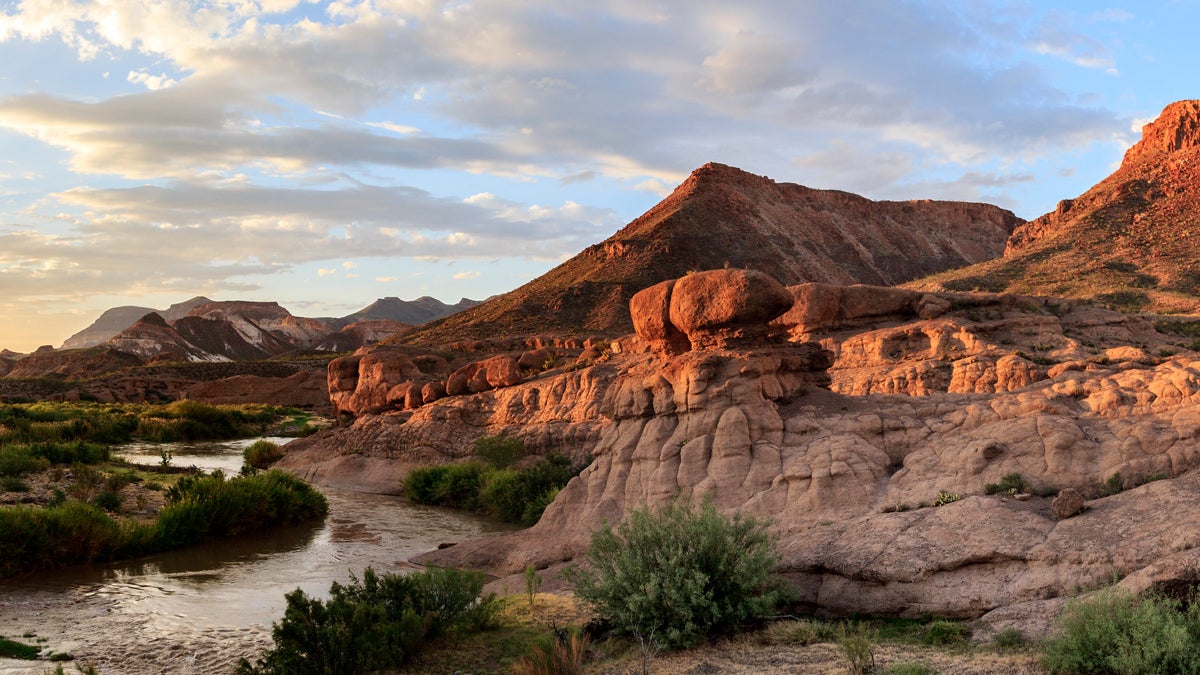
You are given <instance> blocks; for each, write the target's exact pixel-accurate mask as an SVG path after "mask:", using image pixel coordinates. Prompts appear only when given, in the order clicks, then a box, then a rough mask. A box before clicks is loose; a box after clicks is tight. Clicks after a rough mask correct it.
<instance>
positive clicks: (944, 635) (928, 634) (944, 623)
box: [921, 619, 971, 647]
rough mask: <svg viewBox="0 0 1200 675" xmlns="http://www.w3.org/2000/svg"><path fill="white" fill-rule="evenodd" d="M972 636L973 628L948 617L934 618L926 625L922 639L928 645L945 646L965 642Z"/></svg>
mask: <svg viewBox="0 0 1200 675" xmlns="http://www.w3.org/2000/svg"><path fill="white" fill-rule="evenodd" d="M970 637H971V629H969V628H967V627H966V626H964V625H963V624H961V623H959V622H957V621H948V620H946V619H934V620H933V621H931V622H929V625H927V626H925V630H924V631H923V634H922V635H921V641H922V642H924V643H925V644H927V645H934V646H940V647H944V646H947V645H961V644H965V643H966V642H967V639H968V638H970Z"/></svg>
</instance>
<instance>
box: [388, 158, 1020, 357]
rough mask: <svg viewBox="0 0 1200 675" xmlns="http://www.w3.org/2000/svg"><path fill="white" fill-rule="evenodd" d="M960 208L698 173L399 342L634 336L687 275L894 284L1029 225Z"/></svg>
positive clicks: (990, 210) (1001, 213)
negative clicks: (643, 293)
mask: <svg viewBox="0 0 1200 675" xmlns="http://www.w3.org/2000/svg"><path fill="white" fill-rule="evenodd" d="M1020 222H1021V221H1020V219H1018V218H1017V217H1016V216H1014V215H1013V214H1012V213H1010V212H1008V211H1005V210H1003V209H1000V208H997V207H995V206H990V205H986V204H968V203H963V202H934V201H928V200H925V201H909V202H876V201H871V200H869V199H865V198H863V197H859V196H857V195H853V194H850V193H847V192H838V191H834V190H813V189H810V188H807V187H803V186H800V185H794V184H789V183H776V182H775V181H772V180H771V179H769V178H765V177H763V176H755V175H753V174H750V173H746V172H744V171H741V170H739V169H735V168H733V167H729V166H724V165H721V164H706V165H705V166H703V167H701V168H699V169H697V170H696V171H694V172H693V173H692V175H691V176H690V177H689V178H688V179H687V180H686V181H684V182H683V183H682V184H681V185H680V186H679V187H678V188H676V189H675V191H674V192H673V193H672V194H671V195H670V196H669V197H667V198H666V199H664V200H663V201H662V202H661V203H659V204H658V205H656V206H655V207H654V208H652V209H650V210H649V211H647V212H646V213H645V214H644V215H642V216H641V217H639V218H637V219H636V220H634V221H633V222H631V223H629V224H628V225H627V226H625V227H624V228H623V229H621V230H620V231H619V232H617V233H616V234H614V235H613V236H612V237H610V238H609V239H607V240H606V241H604V242H601V243H600V244H596V245H595V246H591V247H588V248H587V249H585V250H584V251H583V252H582V253H580V254H579V255H577V256H575V257H574V258H572V259H571V260H569V261H567V262H565V263H563V264H562V265H560V266H558V267H556V268H555V269H553V270H551V271H550V272H548V273H547V274H545V275H543V276H542V277H540V278H538V279H536V280H534V281H532V282H530V283H528V284H526V285H525V286H522V287H521V288H518V289H516V290H514V291H512V292H509V293H506V294H504V295H501V296H497V297H495V298H491V299H489V300H487V301H486V302H484V303H483V304H481V305H479V306H477V307H473V308H471V309H468V310H465V311H463V312H460V313H458V314H455V315H453V316H451V317H448V318H446V319H443V320H441V321H438V322H434V323H431V324H429V325H427V326H422V327H420V328H418V329H416V330H414V331H411V332H410V333H406V334H405V335H404V336H402V337H401V338H399V341H401V342H403V343H405V344H421V345H440V344H445V343H448V342H451V341H454V340H462V339H463V338H464V337H471V338H478V339H488V340H491V339H495V338H496V337H499V336H510V335H529V334H531V333H546V332H552V333H555V334H567V335H578V334H580V333H585V332H599V333H602V334H604V335H606V336H608V337H613V336H616V335H621V334H625V333H628V332H630V331H632V330H633V322H632V319H631V316H630V311H629V301H630V299H631V298H632V297H633V295H634V294H635V293H637V292H638V291H640V290H642V289H644V288H648V287H650V286H653V285H655V284H657V283H660V282H662V281H664V280H667V279H677V278H681V277H683V276H685V275H686V274H687V273H688V272H689V271H702V270H712V269H719V268H722V267H726V266H731V267H736V268H746V269H754V270H757V271H760V272H764V273H766V274H768V275H770V276H773V277H775V278H776V279H778V280H780V281H781V282H783V283H785V284H798V283H801V282H805V281H820V282H826V283H836V284H842V285H844V284H852V283H870V284H879V285H890V284H896V283H900V282H903V281H908V280H910V279H914V278H917V277H920V276H923V275H926V274H930V273H932V272H936V271H941V270H946V269H951V268H955V267H960V266H962V265H964V264H970V263H973V262H979V261H983V260H987V259H990V258H994V257H996V256H998V255H1000V253H1001V252H1002V251H1003V249H1004V242H1005V241H1006V240H1007V238H1008V235H1009V233H1011V232H1012V230H1013V228H1014V227H1016V226H1017V225H1018V224H1019V223H1020Z"/></svg>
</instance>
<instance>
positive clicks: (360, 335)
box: [313, 319, 413, 352]
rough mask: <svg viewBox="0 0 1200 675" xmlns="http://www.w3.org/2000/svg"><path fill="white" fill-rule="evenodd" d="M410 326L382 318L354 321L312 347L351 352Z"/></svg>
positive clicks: (329, 350) (323, 350) (406, 329)
mask: <svg viewBox="0 0 1200 675" xmlns="http://www.w3.org/2000/svg"><path fill="white" fill-rule="evenodd" d="M412 328H413V326H412V325H411V324H407V323H400V322H398V321H387V320H383V319H371V320H367V321H356V322H354V323H352V324H350V325H349V326H346V327H345V328H342V329H341V330H339V331H338V332H336V333H333V334H332V335H329V336H327V337H325V338H324V339H323V340H321V341H320V342H319V343H317V344H316V345H315V346H314V347H313V349H316V350H317V351H322V352H352V351H355V350H357V349H359V348H360V347H365V346H367V345H373V344H375V343H376V342H379V341H381V340H384V339H386V338H389V337H391V336H393V335H397V334H399V333H403V332H404V331H408V330H412Z"/></svg>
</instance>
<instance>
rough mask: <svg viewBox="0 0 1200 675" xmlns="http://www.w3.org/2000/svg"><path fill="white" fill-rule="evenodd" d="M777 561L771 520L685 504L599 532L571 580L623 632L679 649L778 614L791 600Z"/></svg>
mask: <svg viewBox="0 0 1200 675" xmlns="http://www.w3.org/2000/svg"><path fill="white" fill-rule="evenodd" d="M777 561H778V556H777V555H776V553H775V550H774V546H773V542H772V541H771V539H770V538H769V536H768V535H767V531H766V525H765V523H763V522H761V521H759V520H756V519H754V518H743V517H741V516H739V515H734V516H732V517H730V516H724V515H722V514H720V513H718V512H717V510H716V508H715V507H714V506H713V505H712V504H709V503H706V504H705V505H704V506H703V507H701V508H700V509H699V510H695V509H693V508H692V507H691V505H690V504H687V503H686V502H677V503H673V504H671V505H668V506H666V507H665V508H662V509H661V510H658V511H652V510H651V509H650V508H648V507H643V508H639V509H636V510H634V511H633V512H632V513H630V514H629V517H628V518H627V519H626V520H625V521H623V522H621V523H620V524H619V525H618V526H617V527H616V528H615V529H614V528H613V527H611V526H607V525H606V526H605V527H603V528H602V529H600V530H599V531H597V532H595V533H594V534H593V535H592V542H591V546H590V547H589V548H588V552H587V562H588V566H587V567H583V568H579V567H576V568H572V569H571V570H570V571H569V572H568V578H569V579H570V580H571V581H572V582H574V584H575V595H576V596H577V597H579V598H580V599H582V600H584V601H585V602H587V603H588V604H590V605H591V606H592V607H593V608H594V609H595V611H596V613H597V614H598V615H599V616H600V617H602V618H604V619H606V620H608V621H609V622H610V623H611V624H612V625H613V628H614V629H615V630H617V631H618V632H623V633H628V634H631V635H633V636H634V637H635V638H639V637H640V638H647V637H649V636H657V638H656V639H658V640H661V641H662V644H663V645H664V646H666V647H669V648H677V647H688V646H692V645H695V644H697V643H699V642H700V641H702V640H704V639H705V638H706V637H707V636H708V635H711V634H716V633H730V632H734V631H736V630H737V629H738V628H739V627H740V626H741V624H743V623H744V622H746V621H747V620H749V619H753V618H755V617H758V616H763V615H765V614H768V613H770V612H771V611H772V610H773V609H774V608H775V607H776V606H777V605H778V604H779V603H780V602H781V601H783V600H784V599H785V597H786V595H787V594H786V591H785V589H784V587H783V585H782V583H781V581H780V580H779V579H778V577H776V576H775V575H774V574H773V573H772V568H773V567H774V566H775V563H776V562H777Z"/></svg>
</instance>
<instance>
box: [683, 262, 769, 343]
mask: <svg viewBox="0 0 1200 675" xmlns="http://www.w3.org/2000/svg"><path fill="white" fill-rule="evenodd" d="M792 302H793V299H792V295H791V293H789V292H788V290H787V289H786V288H784V287H783V284H780V283H779V282H778V281H776V280H775V279H774V278H773V277H771V276H768V275H766V274H763V273H762V272H758V271H756V270H743V269H722V270H709V271H706V272H696V273H695V274H689V275H687V276H685V277H683V278H681V279H678V280H676V281H675V285H674V286H673V287H672V288H671V291H670V303H671V304H670V313H669V317H670V320H671V323H672V324H673V325H674V326H675V327H676V328H677V329H678V330H680V331H682V332H683V333H684V334H685V335H687V338H688V341H689V342H691V344H692V348H693V349H708V348H724V347H728V346H732V345H737V344H752V343H754V342H761V341H763V340H764V339H765V338H766V336H767V323H768V322H769V321H770V320H771V319H774V318H775V317H777V316H779V315H780V314H783V313H784V312H786V311H787V310H788V308H789V307H791V306H792Z"/></svg>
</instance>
